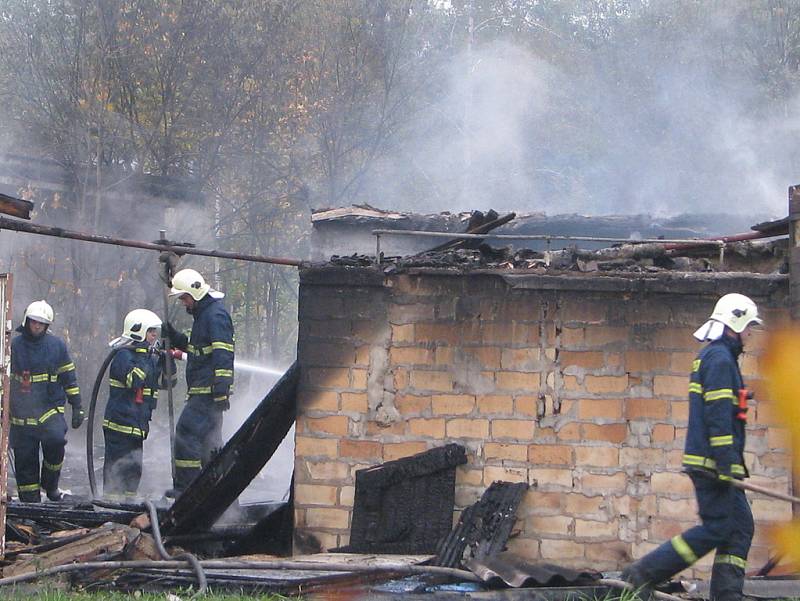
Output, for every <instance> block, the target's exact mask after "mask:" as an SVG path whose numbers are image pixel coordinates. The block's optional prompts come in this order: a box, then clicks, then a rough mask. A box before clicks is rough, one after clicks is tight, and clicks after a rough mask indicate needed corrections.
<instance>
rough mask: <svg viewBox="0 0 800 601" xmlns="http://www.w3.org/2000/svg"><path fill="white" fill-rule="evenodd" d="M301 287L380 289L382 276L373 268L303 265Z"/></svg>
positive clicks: (382, 281)
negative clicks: (364, 287)
mask: <svg viewBox="0 0 800 601" xmlns="http://www.w3.org/2000/svg"><path fill="white" fill-rule="evenodd" d="M300 284H301V285H303V286H356V287H362V286H371V287H382V286H383V284H384V275H383V273H382V272H381V271H379V270H377V269H375V268H374V267H345V266H341V265H330V264H325V263H323V264H312V263H309V264H304V265H303V266H301V267H300Z"/></svg>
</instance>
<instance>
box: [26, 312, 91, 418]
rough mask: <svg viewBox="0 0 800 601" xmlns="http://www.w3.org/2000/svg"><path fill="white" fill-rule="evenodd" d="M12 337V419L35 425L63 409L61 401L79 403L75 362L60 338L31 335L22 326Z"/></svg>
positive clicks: (48, 335)
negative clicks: (17, 334)
mask: <svg viewBox="0 0 800 601" xmlns="http://www.w3.org/2000/svg"><path fill="white" fill-rule="evenodd" d="M17 331H18V332H20V334H19V336H15V337H14V339H13V340H12V341H11V377H10V383H11V423H12V425H17V426H19V425H26V426H34V425H40V424H43V423H44V422H45V421H47V420H48V419H50V418H51V417H53V416H54V415H56V414H57V413H64V402H65V401H69V402H70V403H73V404H80V399H81V397H80V389H79V388H78V383H77V378H76V375H75V364H74V363H73V362H72V359H70V356H69V352H68V351H67V345H66V344H65V343H64V341H63V340H61V338H59V337H57V336H54V335H53V334H50V333H49V332H45V333H44V334H43V335H42V336H39V337H38V338H34V337H32V336H31V335H29V334H28V333H27V331H26V330H25V329H24V327H22V326H21V327H19V328H17Z"/></svg>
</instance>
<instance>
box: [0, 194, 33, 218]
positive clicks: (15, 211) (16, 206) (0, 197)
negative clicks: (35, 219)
mask: <svg viewBox="0 0 800 601" xmlns="http://www.w3.org/2000/svg"><path fill="white" fill-rule="evenodd" d="M32 210H33V203H32V202H31V201H29V200H22V199H21V198H14V197H13V196H9V195H8V194H3V193H2V192H0V213H4V214H6V215H11V216H12V217H20V218H21V219H30V218H31V211H32Z"/></svg>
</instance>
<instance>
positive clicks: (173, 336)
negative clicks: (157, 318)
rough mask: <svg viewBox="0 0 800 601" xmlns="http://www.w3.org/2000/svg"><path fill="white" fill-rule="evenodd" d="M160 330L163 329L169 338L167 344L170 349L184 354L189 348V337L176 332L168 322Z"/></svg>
mask: <svg viewBox="0 0 800 601" xmlns="http://www.w3.org/2000/svg"><path fill="white" fill-rule="evenodd" d="M161 328H162V329H163V331H164V334H165V335H166V336H167V338H169V344H170V346H171V347H172V348H176V349H179V350H182V351H184V352H186V349H187V347H188V346H189V337H188V336H187V335H186V334H184V333H183V332H181V331H179V330H177V329H176V328H175V326H173V325H172V324H171V323H170V322H168V321H167V322H164V324H163V325H162V326H161ZM173 373H174V372H173Z"/></svg>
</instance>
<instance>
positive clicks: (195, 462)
mask: <svg viewBox="0 0 800 601" xmlns="http://www.w3.org/2000/svg"><path fill="white" fill-rule="evenodd" d="M175 467H182V468H184V469H194V468H201V467H203V464H202V463H201V462H200V460H199V459H176V460H175Z"/></svg>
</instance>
